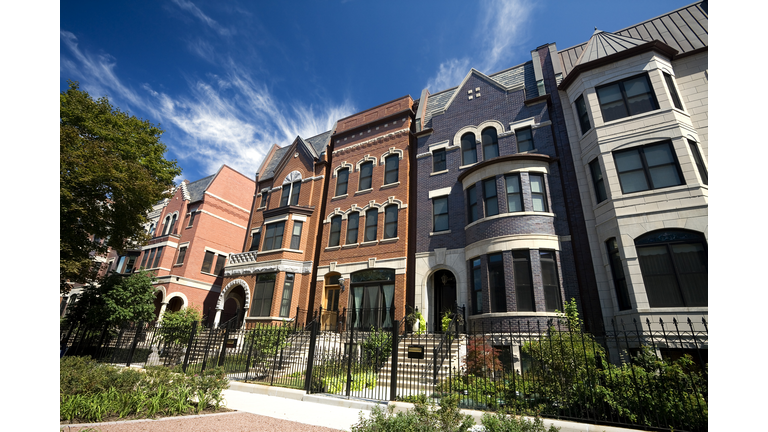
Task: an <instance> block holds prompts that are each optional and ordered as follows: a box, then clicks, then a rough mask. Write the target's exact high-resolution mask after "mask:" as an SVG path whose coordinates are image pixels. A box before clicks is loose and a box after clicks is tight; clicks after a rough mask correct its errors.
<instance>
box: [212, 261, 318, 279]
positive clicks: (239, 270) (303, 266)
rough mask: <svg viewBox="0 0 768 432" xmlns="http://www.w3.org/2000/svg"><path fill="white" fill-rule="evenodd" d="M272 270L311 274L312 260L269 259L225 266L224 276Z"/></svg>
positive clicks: (270, 271)
mask: <svg viewBox="0 0 768 432" xmlns="http://www.w3.org/2000/svg"><path fill="white" fill-rule="evenodd" d="M272 272H286V273H299V274H310V273H312V261H305V262H300V261H288V260H279V261H269V262H264V263H261V264H260V263H256V264H254V265H251V266H247V267H233V268H230V269H227V268H226V267H225V268H224V276H239V275H249V274H258V273H272Z"/></svg>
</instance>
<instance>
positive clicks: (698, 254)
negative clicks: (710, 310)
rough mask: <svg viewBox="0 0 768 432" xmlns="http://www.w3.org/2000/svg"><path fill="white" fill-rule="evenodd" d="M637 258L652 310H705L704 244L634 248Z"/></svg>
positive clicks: (675, 244)
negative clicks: (701, 308) (683, 308)
mask: <svg viewBox="0 0 768 432" xmlns="http://www.w3.org/2000/svg"><path fill="white" fill-rule="evenodd" d="M637 258H638V260H639V261H640V271H641V272H642V275H643V282H644V283H645V291H646V293H647V295H648V304H649V305H650V306H651V307H652V308H656V307H706V306H707V253H706V250H705V248H704V244H703V243H664V244H656V245H650V246H642V247H637Z"/></svg>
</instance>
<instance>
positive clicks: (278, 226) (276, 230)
mask: <svg viewBox="0 0 768 432" xmlns="http://www.w3.org/2000/svg"><path fill="white" fill-rule="evenodd" d="M283 230H285V221H283V222H277V223H271V224H269V225H267V234H266V235H265V236H264V246H263V247H262V249H261V250H264V251H268V250H273V249H280V248H281V247H283Z"/></svg>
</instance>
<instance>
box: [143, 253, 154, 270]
mask: <svg viewBox="0 0 768 432" xmlns="http://www.w3.org/2000/svg"><path fill="white" fill-rule="evenodd" d="M149 251H150V249H147V250H145V251H144V258H142V259H141V268H147V257H149ZM149 262H150V263H152V260H150V261H149Z"/></svg>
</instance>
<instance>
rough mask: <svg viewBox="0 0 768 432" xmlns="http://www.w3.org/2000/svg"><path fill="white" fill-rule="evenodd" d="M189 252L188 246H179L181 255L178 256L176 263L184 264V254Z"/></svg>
mask: <svg viewBox="0 0 768 432" xmlns="http://www.w3.org/2000/svg"><path fill="white" fill-rule="evenodd" d="M186 254H187V247H186V246H182V247H180V248H179V256H178V257H177V258H176V265H179V264H184V255H186Z"/></svg>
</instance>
